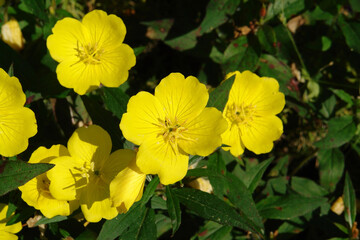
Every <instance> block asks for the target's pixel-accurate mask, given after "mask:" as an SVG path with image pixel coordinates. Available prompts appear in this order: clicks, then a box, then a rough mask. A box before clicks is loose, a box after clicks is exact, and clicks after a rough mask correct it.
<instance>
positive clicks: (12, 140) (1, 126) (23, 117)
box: [0, 107, 37, 157]
mask: <svg viewBox="0 0 360 240" xmlns="http://www.w3.org/2000/svg"><path fill="white" fill-rule="evenodd" d="M36 133H37V125H36V119H35V114H34V112H33V111H31V110H30V109H29V108H25V107H22V108H18V109H14V110H13V111H11V112H10V111H8V112H4V113H1V112H0V154H1V155H3V156H7V157H10V156H14V155H16V154H19V153H21V152H23V151H24V150H25V149H26V148H27V147H28V144H29V142H28V139H29V138H30V137H32V136H34V135H35V134H36Z"/></svg>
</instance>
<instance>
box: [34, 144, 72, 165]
mask: <svg viewBox="0 0 360 240" xmlns="http://www.w3.org/2000/svg"><path fill="white" fill-rule="evenodd" d="M60 156H70V155H69V151H68V150H67V148H66V147H65V146H63V145H61V144H57V145H52V146H51V148H50V149H47V148H46V147H39V148H38V149H36V150H35V151H34V152H33V153H32V154H31V156H30V159H29V163H48V162H50V161H51V160H52V159H54V158H57V157H60Z"/></svg>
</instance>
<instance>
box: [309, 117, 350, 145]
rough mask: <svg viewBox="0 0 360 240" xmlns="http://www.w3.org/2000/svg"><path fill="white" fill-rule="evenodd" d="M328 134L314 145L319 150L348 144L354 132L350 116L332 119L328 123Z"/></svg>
mask: <svg viewBox="0 0 360 240" xmlns="http://www.w3.org/2000/svg"><path fill="white" fill-rule="evenodd" d="M328 128H329V130H328V133H327V134H326V136H325V138H323V139H321V140H320V141H318V142H316V143H314V145H315V146H317V147H319V148H324V149H329V148H336V147H340V146H342V145H343V144H345V143H347V142H349V141H350V140H351V139H352V137H353V136H354V135H355V132H356V125H355V123H354V119H353V117H352V116H349V115H347V116H342V117H338V118H332V119H331V120H330V121H329V123H328Z"/></svg>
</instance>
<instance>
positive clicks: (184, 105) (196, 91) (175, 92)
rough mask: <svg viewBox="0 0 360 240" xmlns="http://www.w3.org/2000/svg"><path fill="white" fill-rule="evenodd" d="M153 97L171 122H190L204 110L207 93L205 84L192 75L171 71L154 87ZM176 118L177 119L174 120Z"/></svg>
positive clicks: (207, 97)
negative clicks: (162, 107) (159, 103)
mask: <svg viewBox="0 0 360 240" xmlns="http://www.w3.org/2000/svg"><path fill="white" fill-rule="evenodd" d="M155 97H156V98H158V99H159V101H160V102H161V104H162V105H163V106H164V108H165V112H166V116H167V117H168V118H170V120H171V121H172V122H178V123H180V124H182V123H183V122H190V121H191V120H192V119H193V118H195V117H197V116H198V115H199V114H200V113H201V112H202V110H204V108H205V106H206V104H207V101H208V99H209V94H208V92H207V89H206V86H205V85H204V84H202V83H200V82H199V80H198V79H197V78H195V77H193V76H189V77H187V78H186V79H185V78H184V76H183V75H182V74H181V73H171V74H170V75H169V76H167V77H165V78H164V79H162V80H161V82H160V83H159V85H158V86H157V87H156V88H155ZM176 120H177V121H176Z"/></svg>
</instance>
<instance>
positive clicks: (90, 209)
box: [80, 181, 118, 222]
mask: <svg viewBox="0 0 360 240" xmlns="http://www.w3.org/2000/svg"><path fill="white" fill-rule="evenodd" d="M80 206H81V210H82V212H83V214H84V217H85V218H86V220H87V221H89V222H99V221H100V220H101V219H102V218H105V219H112V218H114V217H116V216H117V215H118V211H117V209H116V207H112V202H111V201H110V191H109V185H108V184H104V183H103V182H101V181H98V182H96V183H95V182H90V183H89V184H88V185H87V186H86V188H85V189H84V191H82V193H81V197H80Z"/></svg>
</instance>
